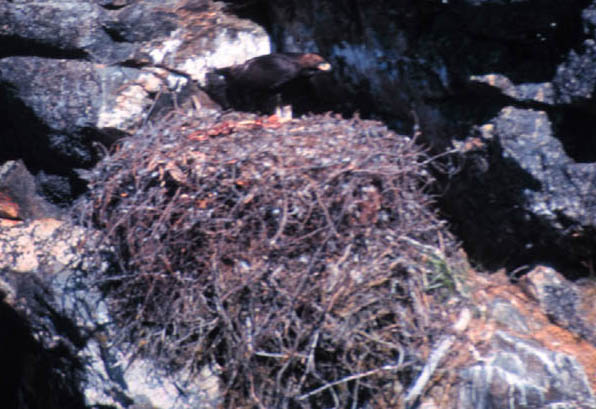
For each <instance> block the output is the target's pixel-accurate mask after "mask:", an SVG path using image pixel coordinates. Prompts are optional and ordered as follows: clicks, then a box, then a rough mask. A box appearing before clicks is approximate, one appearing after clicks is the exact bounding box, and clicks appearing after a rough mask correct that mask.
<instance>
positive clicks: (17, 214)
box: [0, 160, 60, 220]
mask: <svg viewBox="0 0 596 409" xmlns="http://www.w3.org/2000/svg"><path fill="white" fill-rule="evenodd" d="M0 194H1V195H3V197H4V198H5V200H4V201H2V205H1V206H0V209H3V213H4V216H0V217H9V218H12V219H20V220H34V219H42V218H55V217H58V216H59V215H60V211H59V209H57V208H56V207H55V206H53V205H51V204H50V203H48V202H47V201H46V200H44V199H43V198H42V197H40V196H39V194H38V193H37V185H36V181H35V178H34V177H33V175H31V173H29V171H28V170H27V168H26V167H25V165H24V164H23V162H22V161H20V160H19V161H8V162H6V163H4V164H2V165H0ZM1 212H2V211H0V213H1Z"/></svg>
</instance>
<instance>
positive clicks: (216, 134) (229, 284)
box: [77, 115, 455, 407]
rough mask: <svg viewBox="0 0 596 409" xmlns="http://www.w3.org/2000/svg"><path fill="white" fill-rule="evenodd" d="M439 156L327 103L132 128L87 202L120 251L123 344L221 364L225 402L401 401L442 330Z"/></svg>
mask: <svg viewBox="0 0 596 409" xmlns="http://www.w3.org/2000/svg"><path fill="white" fill-rule="evenodd" d="M428 163H429V159H428V158H427V156H426V155H425V154H424V152H423V151H421V149H420V148H419V147H417V146H416V144H415V143H414V142H413V141H412V140H411V139H410V138H407V137H404V136H400V135H397V134H395V133H394V132H391V131H389V130H387V129H386V128H385V127H384V126H383V125H382V124H381V123H379V122H374V121H362V120H359V119H352V120H343V119H335V118H332V117H324V116H313V117H308V118H304V119H301V120H294V121H292V122H291V123H287V124H279V123H277V122H274V121H271V120H266V119H259V118H257V117H255V116H251V115H243V116H241V117H238V116H234V115H229V116H228V117H227V118H220V119H217V120H216V119H211V120H203V121H198V122H194V123H191V122H186V123H185V122H183V121H182V120H180V119H171V120H169V121H164V122H163V123H161V125H160V126H157V127H154V128H151V129H144V130H143V131H142V132H140V133H139V134H138V135H136V136H135V137H133V138H129V139H127V140H125V141H123V142H122V143H121V144H120V145H119V146H118V148H117V149H115V150H114V151H113V152H112V153H111V154H110V155H108V156H106V157H105V158H104V159H103V161H102V162H100V163H99V165H98V166H97V167H96V168H95V170H94V171H93V172H92V175H91V183H90V192H89V195H88V196H87V197H86V198H84V199H83V201H82V202H81V203H80V205H79V206H78V210H77V211H78V212H79V215H80V218H81V220H82V221H84V222H86V223H88V224H91V225H93V226H94V227H96V228H100V229H101V230H103V231H104V232H105V234H106V237H107V239H108V240H109V242H110V243H111V245H112V246H113V247H114V248H115V249H116V251H117V252H118V257H117V258H118V261H119V266H118V268H117V271H111V272H110V273H109V274H104V275H101V276H99V277H97V279H98V281H99V283H100V284H101V285H102V288H103V289H104V290H105V291H106V292H107V294H108V296H109V300H110V306H111V311H112V314H113V316H114V317H115V318H116V320H117V322H118V324H119V330H118V335H119V336H120V341H123V342H125V343H128V344H129V345H134V348H137V349H138V351H137V352H139V353H141V354H146V355H147V356H151V357H154V358H156V359H158V361H159V362H161V363H162V364H163V365H164V366H165V367H168V368H180V367H182V366H186V367H188V368H191V369H197V368H200V367H201V366H202V365H205V364H210V365H216V366H218V368H219V371H220V373H221V377H222V379H223V381H224V383H225V390H226V406H227V407H240V406H242V405H245V404H246V403H247V402H253V403H254V404H258V405H261V406H262V407H329V406H332V405H335V406H336V407H348V406H349V405H350V404H352V403H354V402H362V401H363V400H369V401H371V402H377V403H378V405H377V406H383V405H388V404H396V403H397V402H398V401H399V399H400V398H399V393H397V392H396V390H399V388H402V387H405V386H407V384H409V383H410V382H411V381H412V377H413V376H414V375H415V371H416V370H417V369H416V368H418V369H419V362H420V358H421V356H420V355H421V354H423V353H424V352H423V351H424V350H425V349H424V347H425V345H428V343H429V334H431V333H432V331H430V330H431V329H432V328H433V326H437V325H438V324H437V321H438V320H433V316H434V315H436V314H437V312H435V311H433V308H436V307H431V306H430V303H429V301H428V297H429V295H428V292H427V291H426V289H427V288H426V287H425V286H428V285H429V283H430V282H431V281H432V280H433V279H436V278H437V275H439V274H442V273H441V272H440V271H437V259H436V257H434V256H432V255H429V254H430V253H432V251H431V252H430V253H429V251H428V249H429V248H431V249H436V252H435V254H439V253H440V254H444V255H445V257H447V258H448V257H451V254H452V253H453V250H454V249H455V245H454V244H453V241H452V239H451V238H450V236H449V235H447V234H446V233H445V232H444V231H443V230H442V228H443V226H442V223H441V222H440V221H439V220H438V219H437V218H436V216H435V213H434V212H433V210H432V209H431V206H430V205H431V198H430V196H429V195H427V194H426V193H425V188H426V186H427V185H428V183H430V182H431V180H430V179H431V178H430V176H429V173H428V172H427V170H426V167H427V165H428ZM433 257H434V258H433ZM431 261H432V262H431ZM443 273H444V272H443ZM445 282H447V281H445ZM433 322H434V323H433ZM381 402H384V403H383V404H381Z"/></svg>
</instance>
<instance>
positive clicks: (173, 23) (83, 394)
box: [0, 0, 596, 409]
mask: <svg viewBox="0 0 596 409" xmlns="http://www.w3.org/2000/svg"><path fill="white" fill-rule="evenodd" d="M595 28H596V2H594V1H590V0H569V1H566V2H560V1H549V0H544V1H539V0H522V1H516V2H508V1H502V0H457V1H453V0H424V1H407V0H400V1H388V0H378V1H373V2H370V1H368V2H364V1H361V0H341V1H330V0H309V1H295V0H288V1H274V0H258V1H243V0H236V1H232V2H229V3H227V4H226V5H224V4H222V3H214V2H212V1H210V0H186V1H184V0H160V1H153V0H150V1H133V0H79V1H74V0H73V1H51V0H47V1H41V2H39V1H38V2H35V3H31V2H28V1H24V0H13V1H6V2H2V3H0V104H1V105H2V107H3V119H2V124H3V125H2V127H0V129H1V131H2V135H1V136H0V166H1V168H0V229H1V234H0V259H1V260H0V287H1V288H0V296H1V298H2V301H1V304H0V310H1V311H0V321H1V322H0V326H2V327H3V328H4V329H6V331H0V332H2V333H4V334H8V333H11V334H14V336H13V337H5V336H4V335H2V336H0V337H3V338H1V339H2V345H4V346H5V348H3V359H4V360H5V362H7V366H6V367H7V368H10V370H11V371H12V372H11V374H12V375H2V376H3V379H6V382H5V384H7V385H10V386H11V393H10V394H9V395H6V402H8V403H7V404H8V405H10V406H11V407H17V408H30V409H34V408H41V407H52V408H54V407H56V408H57V407H64V406H67V407H77V408H78V407H81V408H82V407H92V406H93V405H95V406H93V407H99V406H101V407H113V408H126V407H128V408H141V407H159V408H166V407H176V408H180V409H186V408H190V407H193V408H194V407H215V406H216V405H217V404H218V402H220V400H219V396H220V393H221V391H222V389H221V384H220V383H219V381H220V379H217V378H216V377H215V376H214V374H213V373H211V372H209V370H208V369H207V368H205V369H204V370H202V371H203V372H201V375H200V376H199V377H198V378H193V381H189V375H188V374H187V373H179V374H178V375H176V376H173V377H169V375H167V374H162V373H161V372H159V373H158V371H157V369H155V367H154V366H153V364H152V363H151V362H150V361H139V362H140V363H138V364H136V365H135V366H133V367H130V368H126V370H124V369H123V368H122V366H121V362H125V361H127V359H129V358H130V356H127V355H126V354H124V352H123V351H119V350H117V349H116V350H115V349H111V348H112V346H111V344H110V342H108V341H109V338H110V337H111V334H112V333H111V332H110V330H109V329H106V328H107V327H109V325H107V323H109V322H111V319H110V317H109V314H108V313H107V309H106V308H107V307H106V306H105V305H104V304H103V302H104V300H103V299H102V296H101V294H99V293H96V292H93V291H95V290H94V288H95V287H94V286H93V283H92V282H88V281H85V280H86V279H87V278H85V277H86V274H87V272H89V271H92V270H98V269H101V268H107V266H109V265H110V263H112V262H113V260H109V258H108V259H107V260H105V261H104V262H103V264H102V263H100V264H99V265H95V266H90V264H89V263H91V264H93V263H94V262H97V260H95V261H94V262H90V261H86V259H85V258H84V257H82V256H81V255H80V254H78V253H85V252H86V250H84V249H85V246H91V247H94V246H95V244H94V243H93V242H89V241H88V240H87V239H84V238H83V237H84V236H85V237H86V236H87V235H88V234H89V232H86V231H83V230H81V229H80V228H79V227H72V225H71V224H69V222H68V221H64V220H62V221H58V219H60V218H62V219H64V213H63V212H62V211H61V210H60V209H59V208H58V207H56V206H55V204H58V205H60V206H62V207H68V206H69V204H70V203H71V201H72V200H73V198H75V197H76V196H78V195H80V194H81V193H82V192H83V191H85V189H86V179H89V175H87V176H85V171H81V170H80V169H81V168H85V169H91V168H92V167H93V166H94V165H95V164H96V163H97V161H98V160H99V159H100V158H102V157H104V156H105V155H106V149H105V147H106V146H109V145H110V144H112V143H113V142H114V141H116V140H118V139H120V138H122V137H125V136H130V135H133V134H134V133H135V131H136V130H137V129H139V128H140V127H142V126H147V124H151V122H152V121H153V120H154V119H156V118H161V117H163V116H164V115H170V116H171V115H182V114H184V115H190V116H194V117H195V118H196V117H199V118H218V117H219V116H220V115H221V110H220V109H219V107H218V106H217V104H215V103H214V102H213V101H212V100H210V98H209V96H208V95H207V94H206V93H205V92H204V91H203V89H208V87H207V85H208V84H207V80H206V75H207V73H208V72H210V71H211V70H212V69H214V68H221V67H225V66H229V65H232V64H237V63H241V62H243V61H245V60H247V59H249V58H252V57H255V56H257V55H262V54H267V53H269V52H270V51H272V50H273V51H275V50H276V51H305V52H306V51H308V52H317V53H319V54H321V55H323V56H324V57H325V58H326V59H327V60H329V61H330V62H331V64H332V65H333V67H334V71H333V77H332V78H328V77H324V78H321V79H318V80H317V82H316V83H315V84H314V85H315V87H314V89H315V90H316V92H315V95H312V97H313V99H312V105H310V106H308V107H305V108H304V110H305V111H308V110H312V111H314V112H322V111H326V110H332V111H335V112H338V113H341V114H343V115H344V116H351V115H352V114H354V113H355V112H358V113H359V114H360V115H362V116H366V117H374V118H379V119H382V120H384V121H385V122H386V123H387V124H388V125H389V126H390V127H392V128H393V129H396V130H399V131H401V132H403V133H407V134H414V135H416V136H417V140H418V142H419V143H421V144H423V145H425V146H427V147H428V149H429V150H430V152H431V153H432V154H436V155H439V156H441V159H439V161H440V162H436V163H437V164H440V167H441V168H442V169H443V170H446V172H439V173H437V182H436V184H435V185H434V189H435V191H436V192H439V193H440V195H439V204H440V207H441V212H442V214H443V215H444V216H446V217H447V218H448V219H449V221H450V224H451V226H452V228H453V230H454V231H455V232H456V233H457V235H458V237H459V238H460V239H461V240H462V241H463V243H464V245H465V248H466V250H467V252H468V253H469V254H470V255H471V256H472V258H474V259H475V261H478V262H479V264H480V265H482V266H484V267H487V268H489V269H491V270H497V269H500V268H502V269H504V270H505V271H507V273H508V275H509V276H510V277H512V278H516V277H517V276H518V275H521V273H526V272H529V274H527V275H526V276H525V277H524V279H523V280H522V282H521V283H520V284H519V285H516V284H511V283H510V282H508V280H507V278H506V277H505V275H503V274H502V273H499V274H497V275H493V276H487V277H485V276H482V275H475V274H474V275H473V276H470V277H468V281H469V282H468V283H467V288H460V289H459V290H458V295H457V296H454V298H453V299H452V301H451V302H452V304H449V306H448V307H449V308H447V307H446V310H445V311H444V319H445V329H446V331H447V333H448V334H450V335H449V336H446V337H439V336H438V335H437V338H436V339H433V340H429V343H428V344H427V345H426V347H425V348H427V350H423V349H424V348H422V349H421V351H417V352H416V354H415V355H417V356H418V357H422V356H424V357H425V359H427V362H426V363H421V362H419V363H418V364H417V365H418V366H416V367H415V368H413V369H412V370H411V371H412V373H411V375H410V381H411V383H410V384H407V385H401V384H399V382H398V384H399V385H400V387H401V389H400V387H398V386H396V384H392V386H391V388H392V389H391V388H390V389H391V393H393V394H394V395H395V396H396V399H395V402H396V403H395V405H396V407H404V406H399V405H408V406H407V407H412V408H413V407H425V408H433V407H434V408H451V407H453V408H455V407H458V408H500V407H510V408H511V407H513V408H520V409H521V408H526V407H536V408H551V407H555V406H556V407H568V408H575V407H581V408H592V407H596V403H595V402H594V396H593V390H594V387H596V379H595V378H594V368H596V363H594V361H593V359H592V357H593V356H595V352H594V348H596V343H595V342H596V337H595V335H594V331H593V329H592V324H593V321H594V314H595V312H594V308H593V298H594V288H593V282H591V281H590V280H589V279H585V278H584V279H582V280H580V281H579V282H577V283H575V284H573V283H571V282H569V281H568V280H567V279H569V278H578V277H586V276H588V275H590V274H591V275H593V274H594V272H595V270H594V269H595V267H594V266H595V265H596V138H595V137H594V136H593V135H592V133H593V132H594V131H593V129H594V126H595V125H596V121H595V120H594V114H595V113H596V101H595V95H594V87H595V84H596V74H594V73H595V72H596V70H595V68H596V38H595V37H596V33H595ZM328 118H329V122H330V124H329V125H328V126H329V127H332V126H333V125H332V124H331V123H332V122H333V121H335V120H336V119H332V117H331V116H329V117H328ZM250 121H254V120H253V119H250ZM338 121H339V120H338ZM239 123H240V124H241V125H237V126H238V127H242V126H243V125H242V121H240V122H239ZM185 126H188V125H185ZM342 126H345V125H342ZM216 128H217V129H216V131H212V130H210V131H209V132H212V134H208V135H207V134H205V135H207V137H212V136H216V137H220V136H221V135H229V134H230V133H233V132H235V130H234V129H233V128H230V127H229V124H228V123H223V122H222V123H220V124H218V125H217V127H216ZM214 129H215V128H214ZM238 129H240V128H238ZM334 129H339V128H334ZM166 132H177V130H168V131H166ZM205 132H207V131H205ZM205 135H203V136H205ZM14 160H22V162H18V161H14ZM23 164H24V165H23ZM25 166H26V168H27V169H28V170H27V169H26V168H25ZM28 171H30V172H31V173H32V174H33V175H31V174H29V173H28ZM36 192H37V193H36ZM38 193H39V194H41V195H42V196H43V197H42V196H39V195H38ZM44 197H45V199H49V200H50V201H52V202H53V203H54V205H52V204H49V203H48V202H47V200H44ZM109 252H110V251H109V250H106V253H109ZM543 264H544V265H543ZM537 265H538V267H536V268H534V267H535V266H537ZM545 265H548V266H550V267H555V268H556V269H557V270H558V271H559V272H560V273H562V274H563V275H564V276H565V277H566V278H565V277H563V276H561V275H559V274H558V273H557V272H556V271H554V270H552V269H551V268H550V267H546V266H545ZM75 278H76V280H82V281H80V283H83V284H84V285H83V284H81V285H82V287H81V288H85V290H84V291H83V290H76V289H73V287H72V286H71V284H72V280H74V279H75ZM76 280H75V281H76ZM81 291H82V292H83V293H84V295H82V292H81ZM417 302H420V300H419V301H417ZM416 305H418V304H416ZM451 306H452V307H451ZM80 308H83V310H87V309H88V310H91V311H93V313H89V314H86V315H85V314H83V316H81V311H82V310H81V309H80ZM451 308H452V309H453V311H450V309H451ZM460 311H468V313H470V314H471V315H470V317H469V319H468V320H467V321H466V324H465V325H463V326H461V325H460V326H457V325H456V327H452V326H451V323H452V322H456V320H457V317H460V318H461V315H459V312H460ZM456 312H457V313H456ZM463 316H464V317H465V316H466V314H463ZM464 321H465V320H464ZM458 322H459V321H458ZM429 338H432V337H429ZM431 341H432V342H431ZM13 351H14V354H13V353H12V352H13ZM437 351H439V352H437ZM7 352H8V353H7ZM123 354H124V355H123ZM446 357H449V359H447V358H446ZM437 368H438V369H437ZM156 374H158V375H159V376H155V375H156ZM431 375H434V376H436V377H437V378H438V379H437V382H436V384H435V385H434V386H433V387H430V386H429V385H430V384H429V383H428V378H427V379H426V382H425V381H424V379H425V376H428V377H429V378H430V376H431ZM156 378H158V379H156ZM45 379H51V381H50V382H46V383H45V386H44V387H41V385H44V380H45ZM139 379H142V381H139ZM356 379H360V378H356ZM439 380H440V382H439ZM180 385H183V387H181V386H180ZM35 390H37V392H36V393H33V391H35ZM65 402H66V403H65ZM173 402H175V403H173ZM370 402H374V399H370ZM369 404H371V405H372V404H373V403H369ZM44 405H45V406H44ZM201 405H203V406H201ZM557 405H558V406H557Z"/></svg>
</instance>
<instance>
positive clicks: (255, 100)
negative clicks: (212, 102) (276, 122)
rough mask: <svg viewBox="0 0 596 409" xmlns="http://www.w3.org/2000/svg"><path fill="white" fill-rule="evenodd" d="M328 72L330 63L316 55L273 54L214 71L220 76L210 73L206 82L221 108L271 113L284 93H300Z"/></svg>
mask: <svg viewBox="0 0 596 409" xmlns="http://www.w3.org/2000/svg"><path fill="white" fill-rule="evenodd" d="M330 70H331V64H329V63H328V62H327V61H325V59H323V57H321V56H320V55H317V54H311V53H307V54H303V53H273V54H268V55H262V56H260V57H255V58H252V59H250V60H248V61H246V62H245V63H243V64H238V65H232V66H230V67H225V68H220V69H218V70H215V75H217V76H219V77H214V76H213V74H212V75H211V76H208V81H209V82H210V83H211V85H212V87H211V88H212V91H215V92H213V94H215V99H219V101H218V102H220V103H221V104H222V105H223V106H224V107H233V108H235V109H239V110H246V111H253V110H256V111H271V108H272V106H275V107H276V108H277V107H278V105H279V104H280V102H281V100H282V97H283V96H284V94H286V91H290V90H291V89H293V90H294V91H295V90H296V89H298V90H300V87H305V86H307V85H308V84H307V81H308V80H309V78H311V77H312V76H313V75H317V74H319V73H322V72H328V71H330ZM213 85H215V87H214V86H213ZM218 86H219V87H218ZM297 87H298V88H297ZM222 88H223V89H222ZM290 102H291V101H290Z"/></svg>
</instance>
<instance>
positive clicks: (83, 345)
mask: <svg viewBox="0 0 596 409" xmlns="http://www.w3.org/2000/svg"><path fill="white" fill-rule="evenodd" d="M97 246H103V244H101V243H100V242H99V235H98V234H95V235H94V234H91V235H90V234H88V232H87V231H86V230H85V229H83V228H81V227H79V226H73V225H71V224H69V223H66V222H62V221H59V220H56V219H39V220H35V221H32V222H27V223H23V224H21V225H18V226H14V227H10V228H5V227H0V327H1V328H2V330H3V331H6V332H4V333H5V334H10V335H8V336H3V337H0V340H1V341H0V342H1V343H0V346H4V348H2V349H1V355H2V356H1V357H0V359H1V360H2V362H7V366H4V368H3V371H2V375H1V376H2V377H7V382H6V383H5V384H6V385H9V389H8V390H6V389H5V390H4V392H3V393H0V399H2V402H3V405H8V406H7V407H15V408H31V409H36V408H40V409H41V408H49V409H59V408H63V407H64V405H67V407H74V408H86V407H98V406H102V407H104V406H108V405H109V407H111V408H115V409H124V408H129V407H143V406H142V405H148V406H145V407H154V408H159V409H162V408H163V409H170V408H172V409H190V408H193V409H195V408H215V407H218V406H217V405H218V402H219V400H220V396H221V394H220V386H219V381H218V378H217V376H216V375H215V374H214V373H213V372H211V371H210V370H209V369H208V368H203V369H202V371H201V372H200V374H199V376H190V374H189V373H185V372H183V371H178V372H171V371H165V370H163V369H160V368H157V367H156V366H155V365H154V364H153V363H152V362H150V361H147V360H142V359H137V360H133V359H132V358H133V357H131V356H130V355H129V354H127V353H126V352H125V351H124V350H123V349H122V350H121V349H118V348H115V347H114V346H113V337H114V334H113V331H112V326H113V325H114V324H113V323H112V321H111V318H110V315H109V312H108V308H107V305H106V302H105V300H104V299H103V296H102V295H101V293H99V291H98V289H97V287H96V286H94V285H93V284H92V282H90V281H89V277H90V275H89V274H90V272H91V271H92V270H93V269H106V268H108V267H109V265H110V264H109V262H108V259H107V258H106V259H104V260H101V259H98V258H97V257H90V254H97V253H96V252H94V251H93V252H92V251H90V250H89V249H92V248H93V249H95V248H96V247H97ZM106 254H109V249H107V248H106ZM7 371H8V372H9V373H10V375H8V374H7ZM25 402H27V403H25ZM65 402H66V403H65ZM12 403H14V405H13V406H11V404H12ZM135 405H136V406H135Z"/></svg>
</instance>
